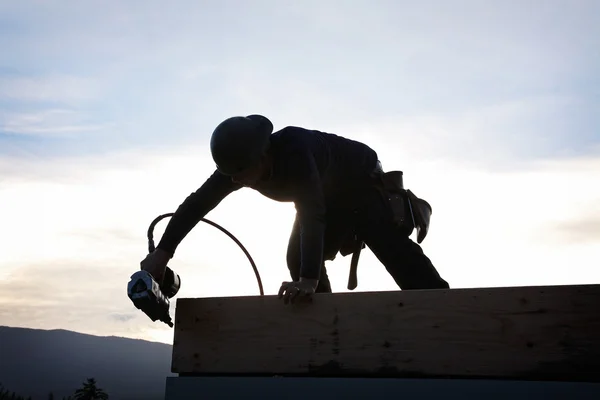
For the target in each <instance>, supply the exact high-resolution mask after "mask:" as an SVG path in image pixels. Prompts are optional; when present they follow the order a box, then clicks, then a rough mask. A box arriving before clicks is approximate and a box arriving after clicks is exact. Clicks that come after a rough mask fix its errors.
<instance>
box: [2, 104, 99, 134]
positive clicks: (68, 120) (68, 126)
mask: <svg viewBox="0 0 600 400" xmlns="http://www.w3.org/2000/svg"><path fill="white" fill-rule="evenodd" d="M83 120H84V118H83V115H82V114H81V113H79V112H75V111H72V110H65V109H47V110H43V111H39V112H31V113H18V114H17V113H13V114H7V113H3V114H2V115H0V132H4V133H13V134H21V135H51V136H56V137H67V136H72V135H76V136H79V135H80V134H82V133H88V132H95V131H100V130H102V129H106V126H105V125H102V124H89V123H88V124H86V123H82V122H83Z"/></svg>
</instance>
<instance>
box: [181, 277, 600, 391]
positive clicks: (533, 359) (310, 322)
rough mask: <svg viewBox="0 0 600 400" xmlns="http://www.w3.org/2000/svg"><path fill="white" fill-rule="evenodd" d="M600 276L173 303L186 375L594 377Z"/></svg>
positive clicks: (599, 352)
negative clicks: (586, 280)
mask: <svg viewBox="0 0 600 400" xmlns="http://www.w3.org/2000/svg"><path fill="white" fill-rule="evenodd" d="M598 306H600V285H576V286H537V287H507V288H483V289H450V290H422V291H391V292H359V293H337V294H319V295H315V296H314V298H313V300H312V302H310V303H302V304H294V305H292V306H290V305H287V306H286V305H284V304H283V302H282V301H280V300H278V299H277V297H276V296H264V297H260V296H249V297H220V298H183V299H178V300H177V307H176V312H175V333H174V344H173V360H172V371H173V372H174V373H179V374H180V376H183V375H214V374H220V375H230V374H234V375H254V374H256V375H306V376H389V377H415V376H422V377H470V378H473V377H482V378H500V379H537V380H548V379H551V380H570V381H600V311H599V310H598Z"/></svg>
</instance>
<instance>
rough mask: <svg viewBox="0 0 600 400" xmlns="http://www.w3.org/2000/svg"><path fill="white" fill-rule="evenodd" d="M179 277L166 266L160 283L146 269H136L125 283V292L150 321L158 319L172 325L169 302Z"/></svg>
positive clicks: (175, 291) (177, 287)
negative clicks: (127, 282)
mask: <svg viewBox="0 0 600 400" xmlns="http://www.w3.org/2000/svg"><path fill="white" fill-rule="evenodd" d="M180 287H181V279H180V278H179V275H177V274H176V273H175V272H174V271H173V270H172V269H171V268H169V267H167V268H166V270H165V276H164V278H163V281H162V284H160V285H159V284H158V283H157V282H156V281H155V280H154V278H153V277H152V275H150V273H148V272H147V271H137V272H136V273H134V274H133V275H131V280H130V281H129V284H128V285H127V294H128V296H129V298H130V299H131V301H132V302H133V304H134V305H135V306H136V308H138V309H140V310H142V311H143V312H144V314H146V315H147V316H148V317H150V319H151V320H152V321H156V320H160V321H162V322H164V323H165V324H167V325H169V326H170V327H173V321H172V319H171V315H170V314H169V307H170V306H171V302H170V301H169V299H171V298H173V297H174V296H175V295H176V294H177V292H179V288H180Z"/></svg>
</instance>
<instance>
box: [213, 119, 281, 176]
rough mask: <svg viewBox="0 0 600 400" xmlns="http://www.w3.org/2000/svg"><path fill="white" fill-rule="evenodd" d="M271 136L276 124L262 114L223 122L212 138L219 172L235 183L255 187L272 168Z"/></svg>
mask: <svg viewBox="0 0 600 400" xmlns="http://www.w3.org/2000/svg"><path fill="white" fill-rule="evenodd" d="M271 133H273V124H272V123H271V121H269V119H267V118H266V117H264V116H262V115H249V116H247V117H231V118H228V119H226V120H225V121H223V122H221V123H220V124H219V125H218V126H217V127H216V128H215V130H214V132H213V134H212V137H211V139H210V151H211V153H212V157H213V160H214V161H215V163H216V164H217V169H218V170H219V171H220V172H221V173H223V174H225V175H227V176H230V177H231V179H232V180H233V181H234V182H238V183H241V184H243V185H246V186H250V185H252V184H253V183H255V182H256V181H257V180H258V179H260V177H261V176H262V175H263V174H264V173H265V170H266V168H267V167H268V157H267V152H268V149H269V144H270V136H271Z"/></svg>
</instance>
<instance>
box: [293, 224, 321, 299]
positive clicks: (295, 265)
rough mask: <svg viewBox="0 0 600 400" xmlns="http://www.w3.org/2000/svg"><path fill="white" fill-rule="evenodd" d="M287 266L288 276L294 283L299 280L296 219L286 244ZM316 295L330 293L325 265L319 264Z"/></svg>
mask: <svg viewBox="0 0 600 400" xmlns="http://www.w3.org/2000/svg"><path fill="white" fill-rule="evenodd" d="M286 258H287V266H288V268H289V270H290V276H291V277H292V279H293V280H294V281H297V280H299V279H300V260H301V253H300V229H299V224H298V219H297V218H296V220H295V221H294V225H293V227H292V233H291V235H290V240H289V242H288V249H287V257H286ZM316 292H317V293H331V283H330V282H329V277H328V276H327V270H326V268H325V263H324V262H323V264H321V277H320V278H319V285H318V286H317V289H316Z"/></svg>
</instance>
